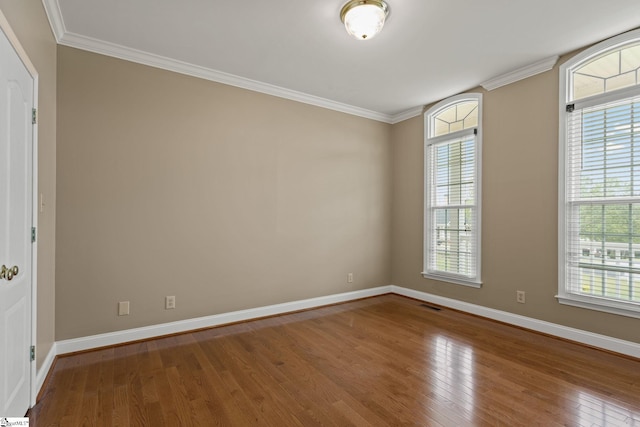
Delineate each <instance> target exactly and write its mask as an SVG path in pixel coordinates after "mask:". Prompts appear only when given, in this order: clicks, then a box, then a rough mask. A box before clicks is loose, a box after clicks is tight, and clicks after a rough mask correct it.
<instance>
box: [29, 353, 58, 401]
mask: <svg viewBox="0 0 640 427" xmlns="http://www.w3.org/2000/svg"><path fill="white" fill-rule="evenodd" d="M56 347H57V346H56V343H53V345H52V346H51V348H50V349H49V353H47V357H45V358H44V361H43V362H42V366H40V369H38V373H37V374H36V387H35V390H34V391H35V393H33V395H32V398H31V406H33V405H35V404H36V397H38V394H39V393H40V390H42V386H43V385H44V381H45V380H46V379H47V375H49V371H50V370H51V368H52V367H53V361H54V360H56V355H57V354H58V351H57V348H56Z"/></svg>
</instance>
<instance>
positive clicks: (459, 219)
mask: <svg viewBox="0 0 640 427" xmlns="http://www.w3.org/2000/svg"><path fill="white" fill-rule="evenodd" d="M481 160H482V94H477V93H471V94H462V95H458V96H454V97H451V98H447V99H446V100H444V101H442V102H440V103H438V104H436V105H435V106H433V107H432V108H430V109H429V110H428V111H427V112H426V113H425V169H424V170H425V177H424V183H425V192H424V196H425V200H424V201H425V203H424V256H423V272H422V275H423V276H424V277H425V278H428V279H435V280H440V281H445V282H450V283H455V284H459V285H466V286H471V287H476V288H479V287H480V286H481V284H482V281H481V253H480V249H481V247H482V246H481V225H482V220H481V213H482V212H481V200H482V197H481V190H482V182H481V177H482V167H481Z"/></svg>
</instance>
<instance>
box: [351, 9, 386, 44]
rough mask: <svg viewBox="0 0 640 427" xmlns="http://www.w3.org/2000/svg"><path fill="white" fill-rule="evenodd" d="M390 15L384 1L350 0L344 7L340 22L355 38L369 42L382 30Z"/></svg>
mask: <svg viewBox="0 0 640 427" xmlns="http://www.w3.org/2000/svg"><path fill="white" fill-rule="evenodd" d="M388 14H389V6H388V5H387V3H385V2H384V1H383V0H350V1H349V2H347V4H345V5H344V6H342V10H341V11H340V20H341V21H342V22H344V26H345V28H346V29H347V32H348V33H349V34H351V35H352V36H353V37H355V38H357V39H358V40H368V39H370V38H373V37H374V36H375V35H376V34H378V33H379V32H380V31H381V30H382V27H383V26H384V21H385V19H386V18H387V15H388Z"/></svg>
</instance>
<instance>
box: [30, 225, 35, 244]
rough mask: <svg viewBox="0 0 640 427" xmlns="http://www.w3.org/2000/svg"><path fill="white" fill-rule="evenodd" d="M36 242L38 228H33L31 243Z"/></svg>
mask: <svg viewBox="0 0 640 427" xmlns="http://www.w3.org/2000/svg"><path fill="white" fill-rule="evenodd" d="M35 241H36V228H35V227H31V243H35Z"/></svg>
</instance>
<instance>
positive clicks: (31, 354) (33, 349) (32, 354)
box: [29, 345, 36, 362]
mask: <svg viewBox="0 0 640 427" xmlns="http://www.w3.org/2000/svg"><path fill="white" fill-rule="evenodd" d="M29 357H30V358H31V361H32V362H33V361H34V360H36V346H35V345H32V346H31V350H30V351H29Z"/></svg>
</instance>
